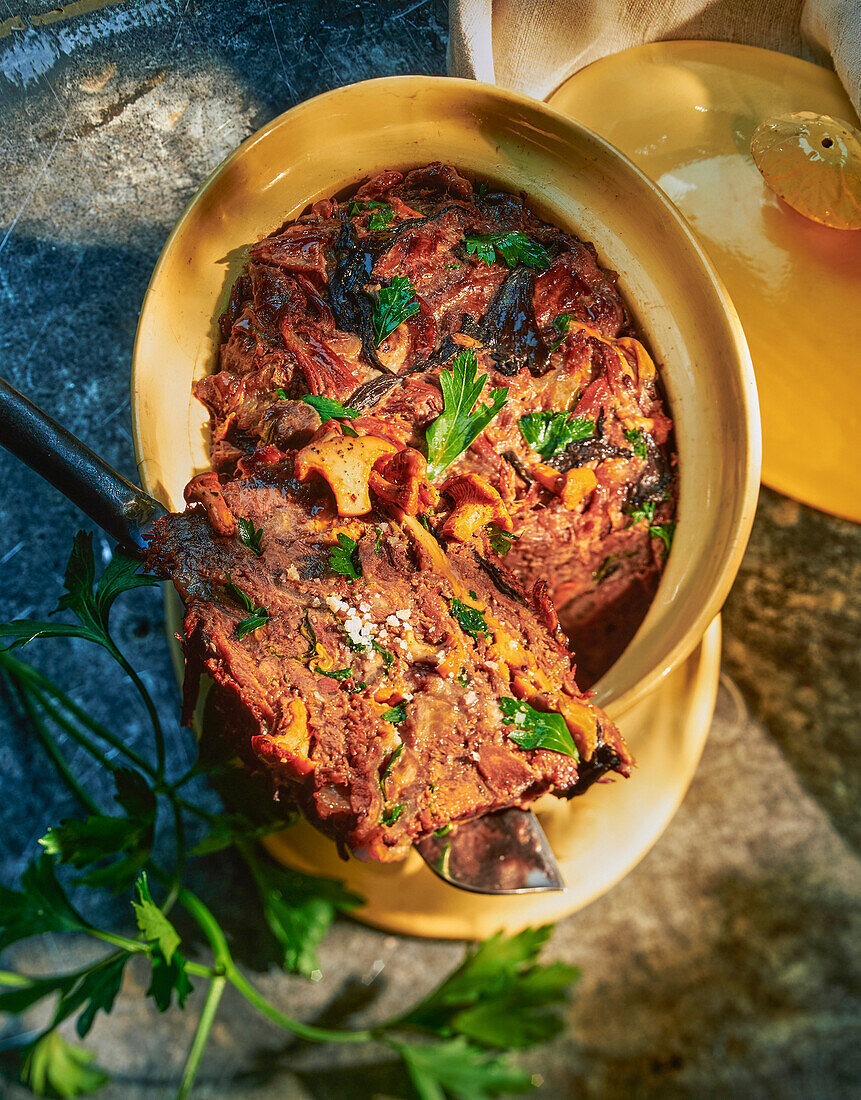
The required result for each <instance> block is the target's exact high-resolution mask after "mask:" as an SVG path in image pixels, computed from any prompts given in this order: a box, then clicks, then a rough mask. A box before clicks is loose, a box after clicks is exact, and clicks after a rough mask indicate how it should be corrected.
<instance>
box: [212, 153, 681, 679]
mask: <svg viewBox="0 0 861 1100" xmlns="http://www.w3.org/2000/svg"><path fill="white" fill-rule="evenodd" d="M405 283H408V288H407V289H408V293H409V300H410V302H411V303H412V305H414V306H415V308H414V309H412V307H411V309H412V311H411V312H410V313H409V314H408V315H407V316H406V317H405V319H404V320H403V321H402V322H401V323H399V324H397V325H396V326H395V327H394V328H393V329H392V330H391V331H389V332H387V333H386V334H385V335H384V337H383V338H382V339H377V336H378V335H379V333H378V332H376V331H375V329H374V324H375V315H376V313H377V312H378V311H379V309H380V304H381V303H382V300H383V298H384V296H385V295H388V294H394V291H395V289H396V288H397V287H398V286H401V288H402V289H403V288H404V286H405ZM221 330H222V344H221V348H220V355H219V363H218V370H217V371H216V373H214V374H213V375H211V376H209V377H206V378H204V379H202V380H201V381H199V382H198V383H197V384H196V390H195V392H196V393H197V396H198V397H199V398H200V399H201V401H203V402H204V403H205V404H206V406H207V407H208V409H209V410H210V413H211V417H212V452H211V453H212V460H213V464H214V466H215V467H216V469H217V470H218V471H219V472H221V473H223V474H227V475H231V474H233V473H234V472H235V470H236V468H237V463H238V462H240V461H241V460H242V458H243V456H247V455H249V454H251V453H252V452H253V451H254V448H255V447H256V446H259V445H261V444H266V443H275V444H277V445H278V446H280V447H293V448H296V447H299V446H302V445H303V443H304V442H305V441H306V439H307V438H308V436H309V435H310V432H311V431H313V429H314V426H315V419H314V416H313V414H312V413H310V411H309V410H308V409H307V408H305V407H304V406H303V405H302V403H301V399H302V398H303V397H305V396H307V395H309V394H310V395H316V396H324V397H329V398H333V399H336V400H337V401H339V402H341V403H342V404H343V405H345V406H348V407H350V408H353V409H355V410H357V411H358V412H359V413H360V414H361V417H362V419H363V421H364V422H365V430H366V431H372V432H373V434H375V435H376V436H380V437H384V438H387V439H389V440H390V441H391V442H392V443H393V444H394V445H396V446H397V447H399V448H401V447H404V446H409V447H411V448H413V449H415V450H417V451H419V452H420V453H422V454H426V453H427V443H426V430H427V427H428V425H429V424H431V423H432V422H433V421H434V420H435V419H436V418H437V417H438V416H439V415H440V412H441V410H442V407H443V399H442V393H441V388H440V375H441V374H442V372H443V371H446V370H448V369H450V367H451V362H452V359H453V357H454V356H455V355H456V354H458V353H459V352H461V351H462V350H463V349H464V348H470V349H472V350H473V351H474V352H475V355H476V360H477V365H478V370H479V372H480V373H484V374H486V375H487V381H486V385H485V396H486V394H487V393H488V392H489V391H491V390H493V389H500V388H505V389H507V390H508V394H507V401H506V404H505V407H504V408H503V409H502V411H501V412H500V413H499V415H498V416H497V417H496V418H495V419H494V420H493V422H492V423H491V424H490V425H489V427H488V428H487V429H486V431H484V432H482V433H481V434H480V435H479V436H478V437H477V438H476V439H475V440H474V441H473V442H472V443H471V445H470V446H469V448H468V449H467V450H466V452H465V453H464V454H462V455H461V456H460V457H459V458H458V459H457V461H456V462H455V463H454V464H453V465H452V466H451V467H450V468H449V469H448V470H447V471H446V477H454V476H468V475H470V474H474V475H476V476H477V477H480V478H482V479H483V480H484V481H485V482H487V484H488V485H489V486H490V487H491V488H492V489H493V490H494V491H495V492H497V493H498V494H499V496H500V497H501V499H502V501H503V502H504V504H505V506H506V508H507V511H508V513H509V515H510V517H511V521H512V529H511V533H512V534H513V535H514V536H515V537H514V538H513V540H512V543H511V547H510V551H509V553H508V555H507V557H506V564H507V566H508V568H509V569H510V570H511V572H512V573H514V574H515V576H517V577H518V578H519V579H520V581H521V582H522V583H523V584H524V586H525V587H526V588H527V589H530V590H531V589H532V587H533V586H534V585H535V584H536V583H537V582H538V581H540V580H542V579H546V580H547V583H548V585H549V593H550V597H551V599H552V601H553V603H554V604H555V606H556V608H557V610H558V613H559V617H560V621H561V623H562V626H563V628H564V629H565V630H566V632H567V633H568V635H569V637H570V638H571V639H573V640H574V641H575V642H576V650H577V652H578V657H579V659H580V660H581V666H582V669H583V673H584V682H585V683H591V682H593V681H594V679H596V678H597V677H598V676H599V675H600V674H601V673H602V672H603V671H604V670H605V669H606V668H607V667H608V666H609V664H611V663H612V661H613V660H614V659H615V657H616V656H617V655H618V653H619V652H620V650H621V648H622V647H623V646H624V644H626V642H627V641H628V640H629V639H630V637H631V636H632V634H633V632H634V630H635V629H636V626H637V625H638V623H639V621H640V619H641V618H642V616H643V614H644V613H645V609H646V607H647V606H648V600H649V598H650V597H651V595H652V594H653V593H654V590H655V588H656V586H657V583H658V579H659V577H660V573H661V570H662V568H663V563H664V560H665V558H666V554H667V551H668V548H669V542H670V539H671V537H672V531H673V519H674V514H675V495H676V488H675V453H674V450H673V446H672V422H671V421H670V419H669V418H668V416H667V414H666V411H665V408H664V403H663V399H662V396H661V392H660V384H659V379H658V376H657V373H656V370H655V367H654V364H653V363H652V360H651V358H650V357H649V355H648V353H647V351H646V349H645V348H644V347H643V345H642V344H641V343H640V342H639V341H638V340H637V339H635V337H634V335H633V334H632V333H633V328H632V321H631V316H630V314H629V312H628V309H627V307H626V305H625V303H624V301H623V299H622V297H621V295H620V294H619V291H618V289H617V286H616V276H615V274H614V273H613V272H610V271H607V270H605V269H603V268H602V267H601V265H600V263H599V261H598V257H597V255H596V253H595V251H594V249H593V248H592V247H591V245H589V244H588V243H585V242H583V241H581V240H579V239H578V238H577V237H576V236H575V235H574V234H573V233H570V232H566V231H563V230H562V229H559V228H557V227H555V226H553V225H550V224H548V223H547V222H546V221H544V220H543V219H541V218H539V217H538V216H537V215H536V214H535V213H534V212H533V211H532V210H531V209H530V207H529V205H528V203H527V201H526V199H525V197H524V196H517V195H512V194H509V193H507V192H505V191H501V190H496V189H494V188H492V187H491V188H489V187H488V186H487V185H486V184H482V185H478V184H475V185H474V184H473V182H472V181H470V180H468V179H466V178H465V177H463V176H462V175H461V174H459V173H458V172H457V171H456V170H455V169H454V168H452V167H450V166H446V165H440V164H435V165H428V166H425V167H422V168H419V169H416V170H414V171H411V172H407V173H402V172H399V171H394V170H390V171H386V172H383V173H381V174H380V175H378V176H377V177H375V178H374V179H372V180H369V181H368V182H366V183H365V184H364V185H363V186H362V187H360V188H359V189H358V190H357V191H356V192H355V194H354V195H353V196H352V197H349V198H345V199H343V200H341V201H336V200H335V199H331V200H328V199H327V200H323V201H321V202H318V203H315V204H314V206H313V207H312V208H311V209H310V210H309V211H308V212H307V213H306V214H303V215H302V216H301V217H299V218H298V219H296V220H295V221H294V222H292V223H289V224H287V225H285V226H283V227H282V228H281V229H280V230H278V231H277V232H276V233H274V234H273V235H272V236H271V237H268V238H266V239H265V240H263V241H261V242H259V243H258V244H256V245H254V246H253V248H252V250H251V262H250V263H249V265H248V270H247V272H246V274H244V275H242V276H241V277H240V279H239V280H237V282H236V284H235V286H234V288H233V292H232V294H231V298H230V302H229V305H228V309H227V310H226V312H225V314H224V316H223V317H222V319H221ZM438 487H439V486H438ZM450 505H451V501H450V499H449V498H448V497H447V496H446V494H445V493H443V497H442V499H441V502H440V507H441V508H442V509H445V508H446V507H450ZM596 619H600V622H601V629H595V628H594V625H595V623H596Z"/></svg>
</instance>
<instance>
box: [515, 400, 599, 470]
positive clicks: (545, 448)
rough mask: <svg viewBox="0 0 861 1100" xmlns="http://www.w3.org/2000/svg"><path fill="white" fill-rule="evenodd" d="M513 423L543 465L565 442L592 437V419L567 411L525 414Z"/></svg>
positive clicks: (575, 441)
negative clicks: (542, 461)
mask: <svg viewBox="0 0 861 1100" xmlns="http://www.w3.org/2000/svg"><path fill="white" fill-rule="evenodd" d="M517 423H518V426H519V427H520V434H521V435H522V436H523V438H524V439H525V440H526V442H527V443H528V444H529V446H530V447H531V448H532V450H533V451H535V452H536V454H539V455H540V456H541V457H542V458H543V459H544V461H545V462H546V461H547V460H548V459H549V458H552V457H553V456H554V455H556V454H558V453H559V452H560V451H564V450H565V448H566V447H567V446H568V444H569V443H579V442H580V440H582V439H591V438H592V437H593V436H594V435H595V421H594V420H590V419H589V418H588V417H586V416H575V415H574V414H573V413H570V412H537V413H526V414H525V415H524V416H521V418H520V420H518V422H517Z"/></svg>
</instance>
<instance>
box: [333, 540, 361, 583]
mask: <svg viewBox="0 0 861 1100" xmlns="http://www.w3.org/2000/svg"><path fill="white" fill-rule="evenodd" d="M329 568H330V569H331V570H332V572H333V573H338V574H340V575H341V576H342V577H347V578H349V580H351V581H357V580H358V579H359V578H360V577H361V575H362V567H361V565H360V564H359V544H358V542H356V540H355V539H351V538H350V536H349V535H345V534H344V533H343V531H340V532H339V533H338V545H337V546H332V547H331V548H330V549H329Z"/></svg>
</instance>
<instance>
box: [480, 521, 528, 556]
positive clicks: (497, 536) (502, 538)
mask: <svg viewBox="0 0 861 1100" xmlns="http://www.w3.org/2000/svg"><path fill="white" fill-rule="evenodd" d="M519 540H520V535H512V534H511V532H510V531H503V530H502V528H501V527H497V526H496V524H494V523H491V524H490V525H489V526H488V527H487V541H488V542H489V543H490V545H491V546H492V547H493V549H494V550H495V551H496V552H497V554H499V556H500V557H501V558H504V557H505V555H506V554H507V553H508V551H509V550H510V549H511V544H512V543H513V542H519Z"/></svg>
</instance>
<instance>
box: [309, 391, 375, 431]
mask: <svg viewBox="0 0 861 1100" xmlns="http://www.w3.org/2000/svg"><path fill="white" fill-rule="evenodd" d="M301 400H302V401H304V402H305V404H306V405H310V406H311V408H312V409H316V410H317V412H318V413H319V415H320V419H321V420H322V421H323V423H324V424H325V423H326V421H327V420H354V419H355V418H356V417H357V416H361V413H360V412H359V410H358V409H351V408H348V407H347V406H346V405H342V404H341V402H340V401H336V400H335V398H334V397H318V396H317V394H314V393H306V394H305V396H304V397H303V398H301Z"/></svg>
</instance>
